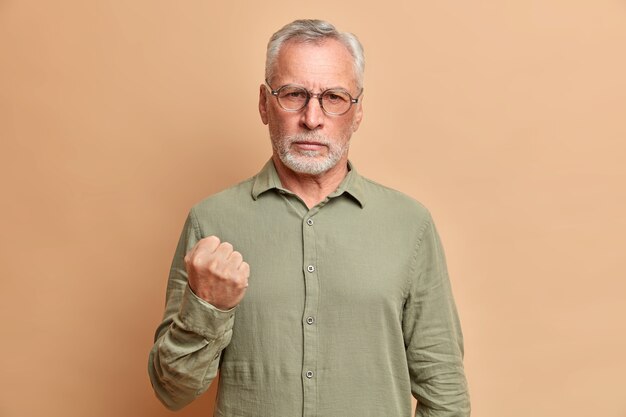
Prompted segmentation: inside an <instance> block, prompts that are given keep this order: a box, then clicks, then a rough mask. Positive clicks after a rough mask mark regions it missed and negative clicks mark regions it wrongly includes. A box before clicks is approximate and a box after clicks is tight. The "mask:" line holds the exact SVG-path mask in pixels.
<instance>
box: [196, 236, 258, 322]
mask: <svg viewBox="0 0 626 417" xmlns="http://www.w3.org/2000/svg"><path fill="white" fill-rule="evenodd" d="M185 268H186V269H187V279H188V280H189V286H190V287H191V289H192V291H193V292H194V294H196V295H197V296H198V297H200V298H202V299H203V300H206V301H207V302H209V303H210V304H211V305H213V306H214V307H216V308H219V309H220V310H229V309H231V308H233V307H235V306H236V305H237V304H239V302H240V301H241V299H242V298H243V296H244V295H245V293H246V288H247V287H248V277H249V276H250V266H249V265H248V264H247V263H246V262H244V261H243V257H242V256H241V254H240V253H239V252H237V251H235V250H233V245H231V244H230V243H228V242H221V243H220V240H219V238H217V237H216V236H209V237H205V238H204V239H201V240H200V241H198V243H196V245H195V246H194V247H193V248H192V249H191V250H190V251H189V253H187V255H186V256H185Z"/></svg>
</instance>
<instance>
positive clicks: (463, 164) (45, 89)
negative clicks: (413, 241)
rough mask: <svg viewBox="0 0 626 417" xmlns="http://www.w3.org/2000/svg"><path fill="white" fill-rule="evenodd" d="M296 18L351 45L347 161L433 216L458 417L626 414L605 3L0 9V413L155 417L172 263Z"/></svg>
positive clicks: (242, 157) (622, 183) (249, 162)
mask: <svg viewBox="0 0 626 417" xmlns="http://www.w3.org/2000/svg"><path fill="white" fill-rule="evenodd" d="M303 17H306V18H324V19H328V20H330V21H332V22H333V23H335V24H336V26H337V27H338V28H339V29H342V30H348V31H352V32H354V33H356V34H357V35H358V36H359V37H360V39H361V41H362V42H363V44H364V45H365V51H366V59H367V67H366V79H365V96H364V104H363V105H364V120H363V124H362V125H361V129H360V130H359V131H358V132H357V133H356V134H355V135H354V136H353V140H352V149H351V159H352V160H353V162H354V164H355V166H356V167H357V168H358V169H359V171H360V172H361V173H362V174H364V175H366V176H368V177H370V178H373V179H375V180H377V181H379V182H381V183H384V184H386V185H389V186H391V187H394V188H397V189H399V190H402V191H403V192H405V193H407V194H409V195H411V196H413V197H414V198H416V199H418V200H420V201H421V202H422V203H424V204H425V205H426V206H427V207H429V208H430V210H431V211H432V213H433V216H434V218H435V220H436V222H437V225H438V228H439V231H440V233H441V236H442V239H443V242H444V246H445V248H446V253H447V258H448V263H449V269H450V275H451V279H452V284H453V288H454V292H455V297H456V301H457V305H458V308H459V312H460V315H461V320H462V324H463V330H464V333H465V341H466V361H465V363H466V370H467V376H468V379H469V383H470V390H471V391H470V392H471V397H472V401H473V410H474V411H473V415H474V416H476V417H502V416H506V417H528V416H532V417H555V416H568V417H574V416H581V417H582V416H602V417H624V416H626V397H624V394H623V391H624V387H625V386H624V379H623V378H624V375H626V356H625V354H624V353H625V352H626V321H625V317H626V298H625V295H626V280H625V279H624V278H625V273H624V271H625V269H626V268H625V267H626V256H624V255H625V254H624V248H625V245H624V244H625V236H626V216H625V209H626V167H625V163H624V162H625V156H626V145H625V139H626V120H625V116H626V76H625V74H626V55H625V53H624V51H625V49H624V48H625V45H626V5H625V3H624V2H623V1H617V0H615V1H605V0H598V1H581V0H567V1H566V0H548V1H539V0H517V1H490V2H488V1H478V2H461V1H458V2H457V1H449V0H444V1H428V2H426V1H418V2H415V1H408V0H407V1H398V0H391V1H387V2H382V3H376V4H374V5H372V6H366V5H365V4H364V3H363V2H361V1H355V0H349V1H344V2H336V1H328V0H321V1H317V2H309V3H302V2H291V1H285V0H275V1H269V2H260V3H254V4H253V3H252V2H250V3H245V2H230V3H229V4H227V3H226V2H217V1H210V2H209V1H183V2H180V1H179V2H174V1H163V0H151V1H147V0H135V1H123V0H110V1H105V0H101V1H84V0H59V1H44V0H39V1H36V0H34V1H17V0H0V170H1V175H0V185H1V190H2V204H0V222H1V223H0V227H1V231H0V236H1V238H0V239H1V246H0V265H1V266H2V269H3V277H2V279H1V281H0V317H2V330H1V332H0V375H1V378H0V416H2V417H35V416H37V417H39V416H50V417H57V416H59V417H61V416H63V417H79V416H80V417H84V416H90V417H111V416H116V417H117V416H121V417H126V416H128V417H131V416H132V417H148V416H154V417H159V416H169V415H171V414H172V413H170V412H169V411H166V410H165V409H164V408H163V407H162V406H161V404H160V403H159V402H158V400H157V399H156V398H155V396H154V394H153V392H152V389H151V387H150V383H149V380H148V376H147V372H146V362H147V355H148V351H149V349H150V347H151V345H152V337H153V333H154V330H155V328H156V326H157V324H158V323H159V321H160V319H161V314H162V309H163V302H164V294H165V284H166V278H167V273H168V269H169V263H170V261H171V256H172V254H173V251H174V247H175V245H176V242H177V239H178V235H179V232H180V229H181V227H182V225H183V221H184V219H185V216H186V213H187V211H188V209H189V208H190V207H191V205H193V204H194V203H196V202H197V201H199V200H200V199H202V198H203V197H205V196H207V195H209V194H211V193H214V192H216V191H218V190H221V189H223V188H225V187H227V186H229V185H231V184H233V183H235V182H238V181H240V180H243V179H245V178H247V177H249V176H251V175H253V174H254V173H256V172H257V171H258V170H259V169H260V168H261V166H262V165H263V163H264V162H265V161H266V160H267V158H269V155H270V151H271V149H270V145H269V139H268V135H267V131H266V128H265V126H263V125H262V124H261V121H260V118H259V116H258V112H257V100H258V86H259V84H260V83H261V82H262V81H263V64H264V62H263V61H264V52H265V45H266V42H267V39H268V38H269V36H270V35H271V34H272V33H273V32H274V31H275V30H276V29H278V28H279V27H281V26H282V25H283V24H285V23H287V22H289V21H291V20H293V19H295V18H303ZM261 244H262V243H261ZM211 395H214V392H213V391H210V393H209V394H208V395H205V396H204V397H202V398H201V399H199V400H198V401H197V402H196V403H194V404H193V405H191V406H190V407H189V408H187V409H185V410H184V411H182V412H180V413H179V414H178V415H180V416H209V415H211V407H212V397H211Z"/></svg>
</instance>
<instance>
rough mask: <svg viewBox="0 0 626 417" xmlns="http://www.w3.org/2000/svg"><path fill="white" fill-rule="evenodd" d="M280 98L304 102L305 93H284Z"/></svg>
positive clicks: (297, 91) (298, 91)
mask: <svg viewBox="0 0 626 417" xmlns="http://www.w3.org/2000/svg"><path fill="white" fill-rule="evenodd" d="M281 97H282V98H286V99H289V100H306V92H305V91H300V90H296V91H284V92H283V93H282V94H281Z"/></svg>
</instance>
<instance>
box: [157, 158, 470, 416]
mask: <svg viewBox="0 0 626 417" xmlns="http://www.w3.org/2000/svg"><path fill="white" fill-rule="evenodd" d="M349 168H350V171H349V172H348V175H347V176H346V178H345V179H344V180H343V182H342V183H341V184H340V186H339V187H338V188H337V190H336V191H335V192H333V193H331V194H330V195H329V196H328V197H327V198H326V199H325V200H324V201H322V202H321V203H319V204H318V205H316V206H315V207H313V208H311V209H308V208H307V207H306V205H305V204H304V202H303V201H302V200H300V198H298V197H297V196H296V195H294V194H293V193H291V192H290V191H288V190H286V189H285V188H283V187H282V186H281V183H280V179H279V177H278V175H277V173H276V170H275V168H274V165H273V163H272V162H271V161H270V162H268V163H267V164H266V165H265V167H264V168H263V170H262V171H261V172H260V173H259V174H257V175H256V176H254V177H253V178H251V179H248V180H246V181H244V182H242V183H240V184H238V185H236V186H234V187H232V188H229V189H227V190H225V191H222V192H220V193H218V194H215V195H213V196H211V197H209V198H207V199H205V200H204V201H202V202H200V203H199V204H197V205H196V206H195V207H193V208H192V209H191V211H190V213H189V216H188V218H187V221H186V223H185V226H184V229H183V232H182V236H181V238H180V241H179V244H178V248H177V249H176V253H175V255H174V260H173V263H172V267H171V271H170V275H169V281H168V285H167V302H166V308H165V314H164V318H163V322H162V323H161V325H160V326H159V327H158V329H157V332H156V336H155V344H154V347H153V349H152V351H151V353H150V359H149V373H150V379H151V381H152V385H153V387H154V390H155V392H156V394H157V396H158V397H159V399H160V400H161V401H162V402H163V403H164V404H165V405H166V406H167V407H169V408H171V409H179V408H181V407H183V406H185V405H186V404H188V403H189V402H191V401H192V400H194V399H195V398H196V397H198V396H199V395H200V394H202V393H203V392H204V391H205V390H206V389H207V388H208V386H209V384H210V383H211V381H213V380H214V379H215V377H216V375H217V373H218V370H219V388H218V400H217V404H216V409H215V414H214V415H215V416H216V417H253V416H254V417H296V416H303V417H314V416H315V417H350V416H355V417H356V416H358V417H366V416H372V417H396V416H397V417H408V416H410V415H411V398H410V396H411V393H412V394H413V395H414V396H415V398H417V399H418V407H417V415H418V416H429V417H433V416H437V417H443V416H446V417H448V416H458V417H460V416H469V413H470V411H469V409H470V406H469V398H468V392H467V384H466V380H465V375H464V371H463V362H462V360H463V359H462V357H463V342H462V335H461V329H460V326H459V320H458V317H457V312H456V308H455V305H454V301H453V298H452V293H451V289H450V283H449V280H448V274H447V272H446V264H445V259H444V253H443V250H442V247H441V244H440V242H439V238H438V236H437V232H436V230H435V227H434V225H433V221H432V219H431V217H430V215H429V213H428V211H427V210H426V209H425V208H424V207H423V206H422V205H420V204H419V203H417V202H416V201H414V200H412V199H410V198H409V197H407V196H405V195H403V194H401V193H399V192H398V191H394V190H392V189H390V188H386V187H383V186H381V185H379V184H377V183H375V182H373V181H370V180H368V179H366V178H364V177H362V176H360V175H359V174H358V173H357V172H356V171H355V169H354V168H353V167H352V166H351V165H349ZM210 235H215V236H218V237H219V238H220V239H221V240H222V241H226V242H230V243H231V244H232V245H233V247H234V248H235V250H237V251H239V252H240V253H241V254H242V255H243V258H244V260H245V261H246V262H248V263H249V264H250V278H249V287H248V289H247V291H246V295H245V297H244V299H243V300H242V301H241V303H240V304H239V305H238V306H237V307H235V308H233V309H232V310H229V311H221V310H219V309H217V308H215V307H213V306H212V305H210V304H209V303H207V302H205V301H204V300H202V299H200V298H198V297H197V296H196V295H195V294H193V292H192V291H191V290H190V288H189V286H188V284H187V274H186V272H185V266H184V261H183V258H184V256H185V254H186V253H187V251H189V250H190V249H191V248H192V247H193V246H194V244H195V243H196V242H197V241H198V240H200V239H202V238H204V237H207V236H210Z"/></svg>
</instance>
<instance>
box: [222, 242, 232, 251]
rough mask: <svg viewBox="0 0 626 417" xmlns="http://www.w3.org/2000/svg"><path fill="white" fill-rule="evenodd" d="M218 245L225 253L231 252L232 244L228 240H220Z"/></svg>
mask: <svg viewBox="0 0 626 417" xmlns="http://www.w3.org/2000/svg"><path fill="white" fill-rule="evenodd" d="M220 247H221V248H222V250H224V251H225V252H227V253H232V252H233V245H231V244H230V243H228V242H222V243H221V244H220Z"/></svg>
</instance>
